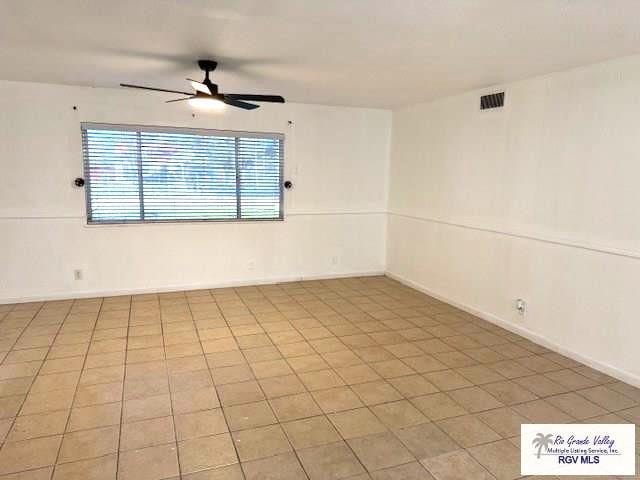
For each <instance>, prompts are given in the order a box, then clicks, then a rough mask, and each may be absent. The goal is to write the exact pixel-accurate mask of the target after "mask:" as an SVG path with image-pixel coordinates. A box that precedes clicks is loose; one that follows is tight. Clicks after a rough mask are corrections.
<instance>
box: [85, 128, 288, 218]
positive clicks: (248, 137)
mask: <svg viewBox="0 0 640 480" xmlns="http://www.w3.org/2000/svg"><path fill="white" fill-rule="evenodd" d="M283 144H284V137H283V135H281V134H262V133H250V132H227V131H218V130H194V129H182V128H163V127H139V126H130V125H104V124H93V123H83V124H82V145H83V157H84V172H85V173H84V174H85V182H86V183H85V185H86V198H87V221H88V223H139V222H175V221H206V220H218V221H222V220H231V221H233V220H281V219H282V218H283V208H282V168H283V158H284V152H283V146H284V145H283Z"/></svg>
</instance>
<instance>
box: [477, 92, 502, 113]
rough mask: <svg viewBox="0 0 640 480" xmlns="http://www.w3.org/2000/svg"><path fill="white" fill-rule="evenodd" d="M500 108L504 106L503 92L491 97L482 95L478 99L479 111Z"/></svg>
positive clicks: (493, 94)
mask: <svg viewBox="0 0 640 480" xmlns="http://www.w3.org/2000/svg"><path fill="white" fill-rule="evenodd" d="M502 106H504V92H500V93H492V94H491V95H483V96H481V97H480V110H487V109H489V108H500V107H502Z"/></svg>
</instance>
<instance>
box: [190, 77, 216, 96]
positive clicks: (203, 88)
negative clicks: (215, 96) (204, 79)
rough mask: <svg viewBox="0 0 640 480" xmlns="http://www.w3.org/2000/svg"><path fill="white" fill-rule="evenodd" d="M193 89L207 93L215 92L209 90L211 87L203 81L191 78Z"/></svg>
mask: <svg viewBox="0 0 640 480" xmlns="http://www.w3.org/2000/svg"><path fill="white" fill-rule="evenodd" d="M189 82H190V83H191V86H192V87H193V89H194V90H195V91H197V92H202V93H206V94H207V95H211V94H212V93H213V92H212V91H211V90H209V87H208V86H207V85H205V84H204V83H201V82H196V81H195V80H189Z"/></svg>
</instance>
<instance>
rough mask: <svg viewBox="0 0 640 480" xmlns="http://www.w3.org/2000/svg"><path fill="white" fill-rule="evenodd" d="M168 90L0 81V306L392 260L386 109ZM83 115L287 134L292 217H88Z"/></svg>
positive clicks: (356, 270)
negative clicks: (174, 100) (248, 108)
mask: <svg viewBox="0 0 640 480" xmlns="http://www.w3.org/2000/svg"><path fill="white" fill-rule="evenodd" d="M171 97H172V96H171V95H163V94H159V95H158V94H147V93H143V92H137V91H125V90H116V89H92V88H81V87H67V86H55V85H44V84H28V83H16V82H0V303H6V302H13V301H23V300H28V299H36V298H56V297H71V296H78V295H94V294H96V295H97V294H114V293H119V292H133V291H144V290H166V289H179V288H180V289H181V288H203V287H211V286H217V285H229V284H241V283H254V282H266V281H275V280H287V279H290V280H293V279H299V278H316V277H327V276H338V275H352V274H365V273H374V272H382V271H384V264H385V259H384V256H385V226H386V214H385V211H386V198H387V188H386V184H387V181H386V178H387V175H388V157H389V135H390V123H391V115H390V113H389V112H386V111H382V110H373V109H358V108H340V107H324V106H314V105H299V104H285V105H265V106H263V107H262V108H260V109H259V110H256V111H254V112H245V111H239V110H235V109H227V110H226V111H225V113H224V114H215V113H208V114H204V113H202V114H201V113H199V112H198V113H196V117H195V118H193V117H192V115H191V114H192V110H191V109H190V108H189V107H188V106H186V105H185V104H173V105H166V104H164V102H163V100H165V99H167V98H171ZM74 105H76V106H77V107H78V110H75V111H74V110H73V108H72V107H73V106H74ZM288 120H291V121H293V126H289V125H288V123H287V122H288ZM81 121H95V122H107V123H131V124H143V125H174V126H190V127H199V128H220V129H232V130H248V131H269V132H283V133H284V134H285V135H286V140H285V177H286V178H288V179H291V180H293V182H294V188H293V189H292V190H290V191H287V192H286V194H285V196H286V200H285V201H286V203H285V217H286V220H285V221H284V222H268V223H265V222H258V223H198V224H152V225H131V226H90V227H89V226H86V225H85V223H86V222H85V211H84V191H83V190H81V189H77V188H75V187H73V186H72V181H73V179H74V178H75V177H77V176H81V175H82V161H81V142H80V122H81ZM363 239H366V241H363ZM252 262H254V266H253V268H252V267H251V263H252ZM76 268H80V269H82V270H83V272H84V279H83V280H80V281H75V280H74V279H73V270H74V269H76Z"/></svg>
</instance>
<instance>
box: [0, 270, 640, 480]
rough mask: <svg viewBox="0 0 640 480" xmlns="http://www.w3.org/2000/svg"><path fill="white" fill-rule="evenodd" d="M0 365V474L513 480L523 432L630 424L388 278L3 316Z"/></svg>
mask: <svg viewBox="0 0 640 480" xmlns="http://www.w3.org/2000/svg"><path fill="white" fill-rule="evenodd" d="M0 352H2V353H0V359H1V360H2V363H1V364H0V418H1V420H0V437H1V438H2V439H3V443H2V449H1V450H0V479H2V480H8V479H12V480H18V479H19V480H35V479H37V480H41V479H50V478H53V479H55V480H75V479H82V480H96V479H101V480H102V479H104V480H108V479H116V478H118V479H122V480H145V479H149V480H151V479H179V478H181V479H184V480H213V479H215V480H220V479H225V480H226V479H229V480H236V479H243V478H244V479H247V480H253V479H268V478H272V479H276V478H277V479H280V480H287V479H307V478H309V479H311V480H323V479H342V478H349V479H353V480H356V479H357V480H361V479H375V480H401V479H408V480H412V479H437V480H453V479H465V480H473V479H498V480H508V479H513V478H518V477H519V450H518V434H519V428H520V423H522V422H545V423H552V422H590V423H594V422H607V423H615V422H635V423H636V424H637V423H640V389H636V388H633V387H631V386H629V385H626V384H624V383H621V382H619V381H616V380H615V379H613V378H610V377H608V376H606V375H604V374H602V373H600V372H598V371H595V370H592V369H590V368H588V367H586V366H583V365H581V364H579V363H576V362H575V361H573V360H570V359H568V358H565V357H563V356H561V355H558V354H556V353H553V352H551V351H549V350H547V349H545V348H542V347H540V346H538V345H536V344H534V343H531V342H530V341H527V340H525V339H524V338H522V337H519V336H517V335H514V334H512V333H510V332H508V331H506V330H503V329H501V328H498V327H496V326H494V325H492V324H490V323H487V322H485V321H482V320H480V319H478V318H476V317H473V316H472V315H469V314H467V313H464V312H462V311H460V310H457V309H456V308H454V307H451V306H449V305H447V304H444V303H441V302H439V301H437V300H435V299H433V298H430V297H428V296H425V295H423V294H421V293H418V292H416V291H415V290H412V289H410V288H407V287H404V286H402V285H400V284H399V283H397V282H394V281H392V280H390V279H388V278H384V277H369V278H350V279H341V280H329V281H314V282H301V283H288V284H281V285H269V286H257V287H243V288H235V289H233V288H228V289H219V290H200V291H188V292H175V293H163V294H157V295H156V294H149V295H134V296H132V297H129V296H123V297H111V298H94V299H82V300H68V301H55V302H45V303H31V304H19V305H4V306H0ZM639 437H640V435H639ZM545 478H548V477H545Z"/></svg>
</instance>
